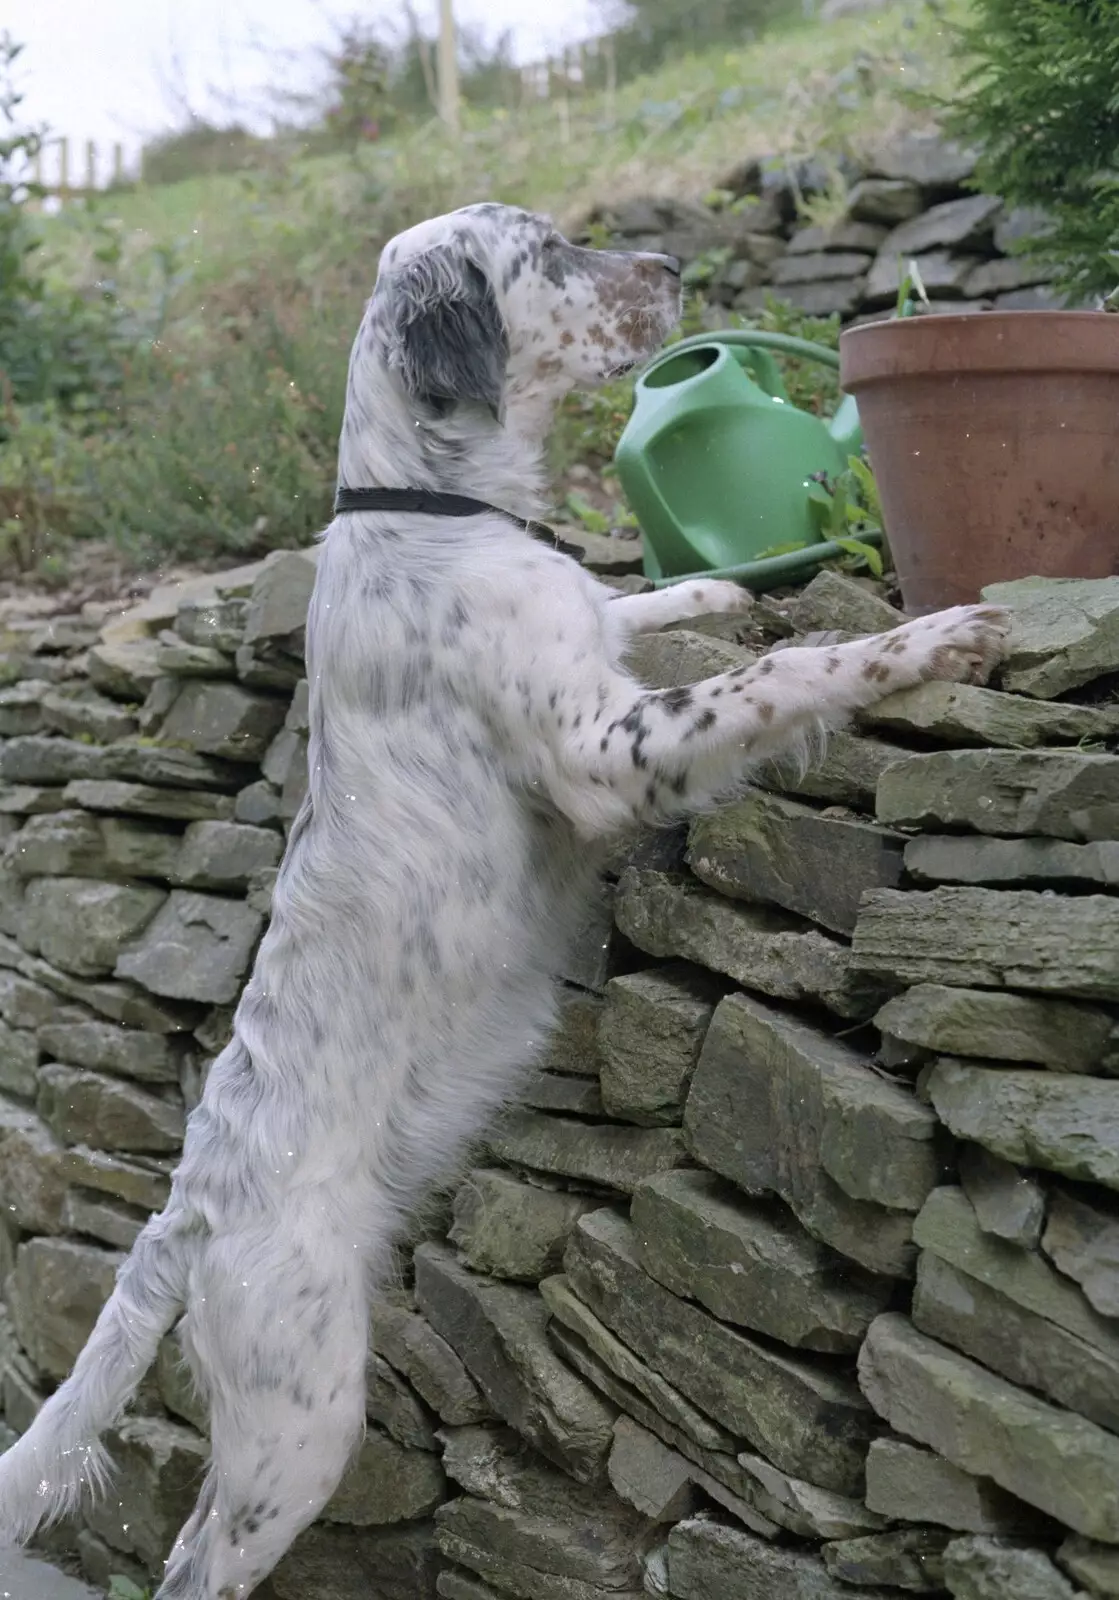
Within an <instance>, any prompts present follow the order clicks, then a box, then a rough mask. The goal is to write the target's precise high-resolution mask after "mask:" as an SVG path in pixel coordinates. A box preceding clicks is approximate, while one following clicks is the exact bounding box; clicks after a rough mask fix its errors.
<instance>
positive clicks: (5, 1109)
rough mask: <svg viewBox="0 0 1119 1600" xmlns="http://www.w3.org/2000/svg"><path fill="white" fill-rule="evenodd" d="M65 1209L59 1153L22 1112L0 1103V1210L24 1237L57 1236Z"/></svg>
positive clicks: (42, 1127)
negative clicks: (29, 1235) (53, 1234)
mask: <svg viewBox="0 0 1119 1600" xmlns="http://www.w3.org/2000/svg"><path fill="white" fill-rule="evenodd" d="M65 1203H66V1178H65V1174H64V1169H63V1151H62V1147H61V1145H60V1144H59V1143H58V1141H57V1139H56V1138H55V1136H54V1134H53V1133H52V1132H51V1130H50V1128H49V1127H48V1126H47V1124H46V1123H45V1122H44V1121H43V1120H42V1119H41V1118H40V1117H38V1116H37V1115H36V1114H35V1112H33V1111H30V1110H28V1108H27V1107H26V1106H17V1105H14V1104H13V1103H12V1101H10V1100H7V1099H3V1098H0V1205H2V1206H3V1208H4V1214H5V1216H6V1217H7V1218H8V1220H9V1221H10V1222H12V1223H14V1224H15V1225H16V1226H17V1227H19V1228H20V1229H21V1230H23V1231H24V1232H25V1233H60V1232H61V1231H62V1213H63V1208H64V1206H65Z"/></svg>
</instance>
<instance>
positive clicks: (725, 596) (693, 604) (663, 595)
mask: <svg viewBox="0 0 1119 1600" xmlns="http://www.w3.org/2000/svg"><path fill="white" fill-rule="evenodd" d="M753 604H754V597H753V595H752V594H751V593H750V591H749V589H743V588H741V587H740V586H739V585H738V584H737V583H728V582H727V581H726V579H724V578H690V579H688V580H687V581H686V582H685V583H674V584H672V585H670V587H669V588H667V589H654V590H653V591H652V592H651V593H650V594H618V595H613V596H612V597H611V599H610V601H609V603H608V608H607V609H608V615H609V618H610V621H611V623H612V624H614V625H617V624H620V625H621V627H622V630H623V634H624V636H625V637H630V636H632V635H633V634H635V633H655V632H656V631H657V629H658V628H667V627H668V625H669V624H670V623H672V622H690V621H691V620H692V619H693V618H694V617H715V616H745V614H746V613H747V612H748V611H749V610H750V608H751V607H752V606H753Z"/></svg>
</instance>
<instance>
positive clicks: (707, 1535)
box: [668, 1518, 881, 1600]
mask: <svg viewBox="0 0 1119 1600" xmlns="http://www.w3.org/2000/svg"><path fill="white" fill-rule="evenodd" d="M668 1583H669V1592H670V1593H671V1594H672V1595H673V1596H675V1597H678V1600H714V1597H715V1596H718V1600H879V1596H880V1593H881V1591H880V1590H878V1589H873V1590H871V1589H867V1588H864V1587H862V1585H859V1586H858V1587H855V1586H853V1585H851V1584H849V1583H847V1582H842V1581H837V1580H836V1579H834V1578H832V1577H830V1576H829V1575H828V1572H827V1569H826V1568H825V1567H824V1564H823V1562H822V1561H821V1560H820V1558H819V1556H817V1555H811V1554H809V1553H808V1552H806V1551H801V1550H789V1549H783V1548H780V1547H777V1546H774V1545H771V1544H767V1543H766V1542H765V1541H764V1540H762V1539H758V1538H756V1537H755V1536H754V1535H753V1534H751V1533H746V1532H744V1531H743V1530H742V1529H741V1528H730V1527H726V1526H724V1525H723V1524H722V1523H719V1522H710V1521H707V1520H706V1519H702V1520H701V1519H698V1518H696V1519H693V1520H691V1521H689V1522H681V1523H678V1524H677V1526H676V1527H675V1528H673V1530H672V1532H671V1533H670V1534H669V1536H668Z"/></svg>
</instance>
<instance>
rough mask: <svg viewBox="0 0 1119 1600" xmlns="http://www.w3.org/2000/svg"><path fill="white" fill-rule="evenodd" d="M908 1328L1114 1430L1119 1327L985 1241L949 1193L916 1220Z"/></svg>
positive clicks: (1030, 1262) (1018, 1250) (1029, 1263)
mask: <svg viewBox="0 0 1119 1600" xmlns="http://www.w3.org/2000/svg"><path fill="white" fill-rule="evenodd" d="M914 1238H915V1239H916V1241H917V1243H918V1244H919V1245H920V1246H921V1249H922V1254H921V1257H920V1261H919V1263H918V1269H917V1291H916V1295H915V1297H914V1302H913V1321H914V1324H915V1326H916V1327H918V1328H920V1330H921V1331H922V1332H923V1333H927V1334H929V1335H930V1336H931V1337H933V1338H937V1339H941V1340H943V1341H944V1342H945V1343H947V1344H952V1345H954V1346H955V1347H956V1348H957V1349H959V1350H963V1351H964V1352H965V1354H967V1355H971V1356H974V1357H975V1359H976V1360H977V1361H982V1362H983V1364H984V1365H985V1366H987V1367H990V1368H992V1369H993V1370H994V1371H996V1372H1001V1373H1002V1375H1003V1376H1004V1377H1006V1378H1009V1379H1010V1380H1011V1381H1012V1382H1014V1383H1019V1384H1022V1385H1023V1386H1024V1387H1027V1388H1032V1389H1037V1390H1040V1391H1041V1392H1043V1393H1046V1394H1049V1395H1051V1396H1052V1397H1053V1399H1055V1400H1058V1401H1060V1402H1061V1404H1062V1405H1067V1406H1069V1407H1070V1408H1071V1409H1072V1410H1074V1411H1079V1412H1080V1414H1081V1415H1082V1416H1086V1417H1089V1418H1091V1419H1092V1420H1093V1421H1094V1422H1098V1423H1100V1425H1101V1426H1102V1427H1105V1428H1111V1429H1112V1430H1113V1431H1119V1330H1117V1329H1115V1328H1114V1327H1113V1326H1112V1324H1111V1323H1110V1321H1109V1320H1108V1319H1106V1318H1104V1317H1101V1316H1099V1315H1098V1313H1097V1312H1095V1311H1093V1310H1092V1308H1091V1307H1090V1306H1089V1304H1088V1302H1087V1301H1086V1300H1085V1298H1084V1296H1083V1295H1082V1294H1081V1293H1080V1290H1079V1289H1078V1288H1077V1287H1076V1286H1075V1284H1072V1283H1070V1282H1069V1281H1068V1279H1066V1278H1064V1277H1062V1276H1061V1274H1060V1273H1058V1272H1055V1271H1054V1269H1053V1268H1052V1267H1050V1266H1049V1265H1048V1263H1047V1262H1045V1261H1044V1260H1043V1259H1042V1257H1041V1256H1040V1255H1038V1254H1037V1253H1036V1252H1034V1251H1033V1250H1028V1249H1024V1248H1022V1247H1020V1246H1016V1245H1011V1244H1008V1243H1006V1242H1005V1241H1003V1240H999V1239H996V1238H992V1237H991V1236H990V1235H989V1234H985V1233H983V1231H982V1230H981V1229H980V1227H979V1223H978V1219H977V1218H976V1215H975V1212H974V1210H973V1208H972V1207H971V1205H970V1203H969V1202H968V1200H967V1198H966V1196H965V1195H964V1194H963V1192H962V1191H961V1190H959V1189H947V1188H946V1189H937V1190H935V1191H934V1192H933V1193H932V1194H931V1195H930V1196H929V1199H928V1200H927V1202H926V1203H925V1206H924V1208H923V1210H922V1212H921V1214H920V1216H919V1217H918V1218H917V1222H916V1224H915V1226H914Z"/></svg>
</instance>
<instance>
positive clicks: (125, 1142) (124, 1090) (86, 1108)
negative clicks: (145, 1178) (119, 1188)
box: [38, 1063, 185, 1155]
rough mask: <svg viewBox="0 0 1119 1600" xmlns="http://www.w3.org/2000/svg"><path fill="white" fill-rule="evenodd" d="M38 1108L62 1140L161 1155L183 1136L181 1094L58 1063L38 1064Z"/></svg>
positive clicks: (176, 1146) (181, 1139) (180, 1141)
mask: <svg viewBox="0 0 1119 1600" xmlns="http://www.w3.org/2000/svg"><path fill="white" fill-rule="evenodd" d="M38 1111H39V1115H40V1116H41V1117H42V1118H43V1121H44V1122H46V1123H47V1125H48V1126H49V1127H50V1128H51V1130H52V1131H53V1133H54V1134H55V1137H56V1138H58V1139H59V1140H60V1141H61V1142H62V1143H63V1144H92V1145H96V1146H98V1147H99V1148H102V1149H107V1150H121V1151H125V1152H129V1151H135V1152H146V1153H149V1154H152V1155H162V1154H166V1153H169V1152H171V1151H176V1150H178V1149H179V1148H180V1147H181V1145H182V1142H183V1133H184V1130H185V1119H184V1116H183V1107H182V1102H181V1100H180V1098H179V1096H178V1095H177V1094H176V1096H175V1098H174V1099H163V1098H160V1097H159V1096H157V1095H154V1094H149V1093H148V1092H147V1091H146V1090H144V1089H140V1088H137V1087H136V1086H135V1085H134V1084H131V1083H127V1082H125V1081H124V1080H122V1079H120V1078H109V1077H106V1076H104V1075H103V1074H102V1073H100V1072H83V1071H79V1070H76V1069H75V1068H73V1067H64V1066H61V1065H59V1064H58V1063H49V1064H48V1065H46V1066H44V1067H40V1068H39V1097H38Z"/></svg>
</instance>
